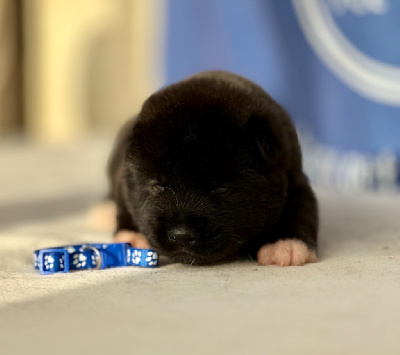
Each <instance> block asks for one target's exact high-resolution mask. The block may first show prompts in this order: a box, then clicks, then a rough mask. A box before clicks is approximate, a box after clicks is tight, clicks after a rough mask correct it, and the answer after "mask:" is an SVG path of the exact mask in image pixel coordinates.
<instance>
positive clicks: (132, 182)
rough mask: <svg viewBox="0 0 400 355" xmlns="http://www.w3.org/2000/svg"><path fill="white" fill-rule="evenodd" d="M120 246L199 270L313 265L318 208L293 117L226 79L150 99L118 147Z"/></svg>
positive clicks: (115, 175) (113, 166)
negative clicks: (227, 264)
mask: <svg viewBox="0 0 400 355" xmlns="http://www.w3.org/2000/svg"><path fill="white" fill-rule="evenodd" d="M109 178H110V182H111V192H110V198H111V199H112V200H113V201H115V204H116V206H117V226H116V233H115V241H127V242H130V243H131V244H132V245H133V246H136V247H142V248H143V247H149V246H151V247H153V248H155V249H157V250H158V251H159V252H160V253H161V254H164V255H167V256H169V257H170V258H172V259H173V260H174V261H176V262H181V263H187V264H195V265H203V264H211V263H216V262H222V261H225V260H229V259H233V258H236V257H238V256H248V255H251V256H252V257H254V258H255V257H256V258H257V260H258V262H259V263H260V264H261V265H268V264H278V265H281V266H288V265H303V264H305V263H307V262H314V261H316V260H317V257H316V248H317V229H318V213H317V202H316V199H315V196H314V193H313V191H312V190H311V188H310V185H309V182H308V180H307V177H306V176H305V175H304V173H303V171H302V161H301V151H300V146H299V142H298V138H297V134H296V132H295V129H294V127H293V125H292V123H291V121H290V118H289V116H288V114H287V113H286V112H285V111H284V109H283V108H282V107H281V106H279V105H278V104H277V103H276V102H275V101H274V100H273V99H272V98H271V97H270V96H269V95H268V94H267V93H266V92H265V91H264V90H263V89H262V88H260V87H259V86H257V85H255V84H254V83H252V82H251V81H249V80H247V79H245V78H243V77H240V76H237V75H234V74H230V73H226V72H220V71H212V72H204V73H200V74H197V75H195V76H192V77H190V78H188V79H186V80H183V81H181V82H178V83H177V84H173V85H171V86H168V87H166V88H164V89H162V90H160V91H158V92H156V93H155V94H153V95H152V96H150V97H149V98H148V99H147V100H146V101H145V103H144V104H143V107H142V109H141V111H140V113H139V114H138V116H137V117H136V118H134V119H133V120H131V121H129V122H128V123H127V124H126V125H125V126H124V127H123V128H122V129H121V132H120V134H119V136H118V138H117V142H116V145H115V147H114V151H113V154H112V156H111V159H110V164H109Z"/></svg>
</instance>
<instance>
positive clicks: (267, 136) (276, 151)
mask: <svg viewBox="0 0 400 355" xmlns="http://www.w3.org/2000/svg"><path fill="white" fill-rule="evenodd" d="M277 123H278V122H276V120H273V119H271V120H268V119H267V118H265V117H259V116H252V117H251V118H250V119H249V121H248V123H247V127H246V130H247V131H248V133H249V134H250V135H251V136H252V139H253V140H254V141H255V144H256V147H257V149H258V151H259V153H260V155H261V157H262V158H263V159H264V160H265V162H266V163H267V166H269V167H273V166H276V165H280V163H282V162H283V161H284V160H285V159H284V155H285V152H284V145H283V139H284V137H283V136H282V134H283V132H282V127H279V125H278V124H277Z"/></svg>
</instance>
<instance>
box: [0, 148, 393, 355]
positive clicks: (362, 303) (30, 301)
mask: <svg viewBox="0 0 400 355" xmlns="http://www.w3.org/2000/svg"><path fill="white" fill-rule="evenodd" d="M108 148H109V144H107V143H104V142H89V143H86V144H80V145H78V146H74V147H58V148H53V149H45V148H38V147H37V148H32V147H23V146H21V145H17V146H13V145H10V144H8V145H6V146H3V147H1V149H0V167H1V168H0V182H1V184H0V185H1V186H0V354H27V355H33V354H83V353H87V354H116V355H119V354H125V353H128V354H139V353H143V354H152V353H154V354H155V353H158V354H400V336H399V335H400V199H399V197H391V196H388V195H386V196H383V195H354V194H353V195H350V194H339V193H336V192H326V191H325V192H324V191H320V192H319V193H318V196H319V200H320V205H321V222H322V223H321V234H320V235H321V237H320V262H318V263H316V264H310V265H306V266H304V267H288V268H280V267H277V266H269V267H260V266H258V265H257V264H256V263H255V262H251V261H248V262H237V263H231V264H226V265H219V266H210V267H188V266H183V265H179V264H171V265H167V266H163V267H160V268H158V269H152V270H149V269H140V268H135V267H130V268H118V269H110V270H103V271H83V272H75V273H69V274H57V275H53V276H41V275H39V274H38V272H36V271H35V270H34V269H33V266H32V251H33V250H34V249H36V248H42V247H50V246H55V245H62V244H70V243H76V242H84V241H104V242H108V241H109V240H110V237H109V234H108V233H98V232H93V231H90V230H89V229H88V228H87V225H86V222H87V220H86V211H87V210H88V208H89V207H90V205H92V203H93V202H94V201H96V199H97V198H98V197H99V196H101V193H102V191H104V190H103V189H104V186H105V179H104V174H103V166H104V161H105V156H106V153H107V151H108Z"/></svg>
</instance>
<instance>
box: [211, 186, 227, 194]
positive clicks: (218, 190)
mask: <svg viewBox="0 0 400 355" xmlns="http://www.w3.org/2000/svg"><path fill="white" fill-rule="evenodd" d="M228 193H229V189H228V188H227V187H217V188H215V189H214V190H212V191H211V195H218V196H223V195H226V194H228Z"/></svg>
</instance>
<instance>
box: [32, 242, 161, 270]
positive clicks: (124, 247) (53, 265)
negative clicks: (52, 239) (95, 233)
mask: <svg viewBox="0 0 400 355" xmlns="http://www.w3.org/2000/svg"><path fill="white" fill-rule="evenodd" d="M33 257H34V261H33V263H34V266H35V269H38V270H39V271H40V273H41V274H42V275H49V274H54V273H56V272H68V271H72V270H85V269H97V270H98V269H106V268H111V267H118V266H142V267H157V266H158V254H157V252H156V251H155V250H153V249H136V248H132V247H131V246H130V244H127V243H115V244H96V243H94V244H92V243H88V244H78V245H68V246H62V247H56V248H50V249H39V250H35V251H34V253H33Z"/></svg>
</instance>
